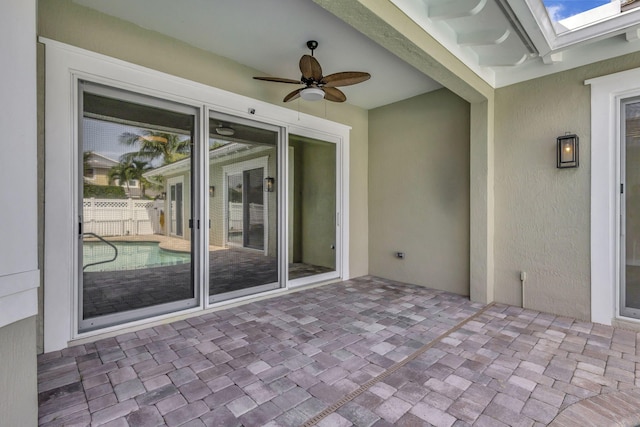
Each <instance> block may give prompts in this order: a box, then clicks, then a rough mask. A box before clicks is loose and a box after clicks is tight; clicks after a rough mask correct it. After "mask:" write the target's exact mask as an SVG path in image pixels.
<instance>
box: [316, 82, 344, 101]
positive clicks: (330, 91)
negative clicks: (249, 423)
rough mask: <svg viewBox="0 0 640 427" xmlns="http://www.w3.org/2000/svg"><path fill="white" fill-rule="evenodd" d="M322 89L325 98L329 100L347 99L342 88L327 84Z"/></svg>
mask: <svg viewBox="0 0 640 427" xmlns="http://www.w3.org/2000/svg"><path fill="white" fill-rule="evenodd" d="M321 89H322V90H323V91H324V99H326V100H327V101H333V102H344V101H346V100H347V96H346V95H345V94H344V93H342V91H341V90H340V89H336V88H335V87H327V86H324V87H323V88H321Z"/></svg>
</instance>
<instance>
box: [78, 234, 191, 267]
mask: <svg viewBox="0 0 640 427" xmlns="http://www.w3.org/2000/svg"><path fill="white" fill-rule="evenodd" d="M110 243H112V244H113V245H114V246H115V247H116V248H117V249H118V257H117V258H116V259H115V261H112V262H107V263H104V264H98V265H92V266H89V267H87V268H86V269H85V270H84V271H85V273H88V272H97V271H124V270H139V269H142V268H153V267H161V266H166V265H177V264H184V263H188V262H190V261H191V254H189V253H185V252H173V251H165V250H163V249H161V248H160V246H159V245H158V243H154V242H110ZM82 257H83V258H82V265H88V264H91V263H94V262H100V261H107V260H109V259H111V258H113V248H111V247H110V246H108V245H106V244H105V243H103V242H84V243H83V245H82Z"/></svg>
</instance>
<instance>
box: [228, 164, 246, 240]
mask: <svg viewBox="0 0 640 427" xmlns="http://www.w3.org/2000/svg"><path fill="white" fill-rule="evenodd" d="M242 178H243V177H242V173H235V174H231V175H228V176H227V192H228V193H227V215H226V217H227V242H228V243H230V244H232V245H242V243H243V241H244V239H243V237H242V232H243V229H244V221H243V218H242V213H243V209H242V206H243V204H244V198H243V195H244V187H243V186H242V184H243V179H242Z"/></svg>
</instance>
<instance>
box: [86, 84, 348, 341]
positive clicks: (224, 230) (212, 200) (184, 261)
mask: <svg viewBox="0 0 640 427" xmlns="http://www.w3.org/2000/svg"><path fill="white" fill-rule="evenodd" d="M79 93H80V99H79V107H80V108H79V117H78V120H79V124H78V129H79V135H80V137H79V143H80V149H79V153H80V156H79V159H78V164H79V166H80V167H81V168H82V171H83V173H82V174H81V176H80V177H79V182H78V184H79V185H78V189H79V192H78V199H79V203H80V206H82V209H81V214H80V215H79V218H78V236H77V237H78V244H77V248H78V260H79V262H78V270H79V271H78V276H79V278H78V318H79V322H78V324H79V331H80V332H87V331H91V330H95V329H100V328H103V327H107V326H112V325H117V324H122V323H127V322H131V321H133V320H139V319H145V318H149V317H153V316H157V315H161V314H167V313H172V312H176V311H180V310H184V309H186V308H193V307H202V308H206V307H207V306H208V305H210V304H214V303H217V302H220V301H224V300H229V299H234V298H238V297H243V296H247V295H252V294H256V293H259V292H264V291H268V290H274V289H277V288H280V287H285V286H287V284H288V283H289V282H291V283H292V284H293V285H294V286H295V285H304V284H308V283H312V282H314V281H318V280H325V279H331V278H336V277H338V275H339V274H338V270H339V269H338V268H337V266H338V259H339V253H340V247H339V239H338V236H339V233H338V231H339V224H338V221H337V219H338V216H337V207H338V200H339V199H338V197H337V194H338V193H337V190H336V189H337V182H338V180H337V177H338V175H337V162H338V158H337V150H336V147H337V145H336V143H335V142H327V141H323V140H320V139H314V138H309V137H303V136H299V135H290V136H289V139H288V141H287V140H286V138H285V132H284V130H283V129H282V128H281V127H279V126H275V125H270V124H265V123H260V122H257V121H253V120H248V119H244V118H239V117H234V116H229V115H225V114H222V113H217V112H210V113H209V116H208V117H207V118H206V120H207V121H208V123H206V126H202V128H203V129H207V130H208V135H206V137H200V136H199V135H198V129H200V127H199V124H198V123H199V121H200V120H201V119H200V116H201V115H202V116H206V113H203V109H204V108H206V107H204V106H203V107H202V108H196V107H192V106H188V105H183V104H179V103H176V102H171V101H166V100H161V99H156V98H153V97H150V96H146V95H141V94H135V93H131V92H128V91H125V90H120V89H115V88H109V87H105V86H101V85H98V84H94V83H84V82H82V83H80V91H79ZM283 190H284V191H283ZM281 192H283V193H284V194H281ZM203 297H204V301H203Z"/></svg>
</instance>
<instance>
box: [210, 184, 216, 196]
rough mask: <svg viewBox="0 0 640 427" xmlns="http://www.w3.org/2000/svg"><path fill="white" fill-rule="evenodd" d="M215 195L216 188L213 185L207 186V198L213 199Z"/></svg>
mask: <svg viewBox="0 0 640 427" xmlns="http://www.w3.org/2000/svg"><path fill="white" fill-rule="evenodd" d="M215 194H216V187H214V186H213V185H210V186H209V197H213V196H214V195H215Z"/></svg>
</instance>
